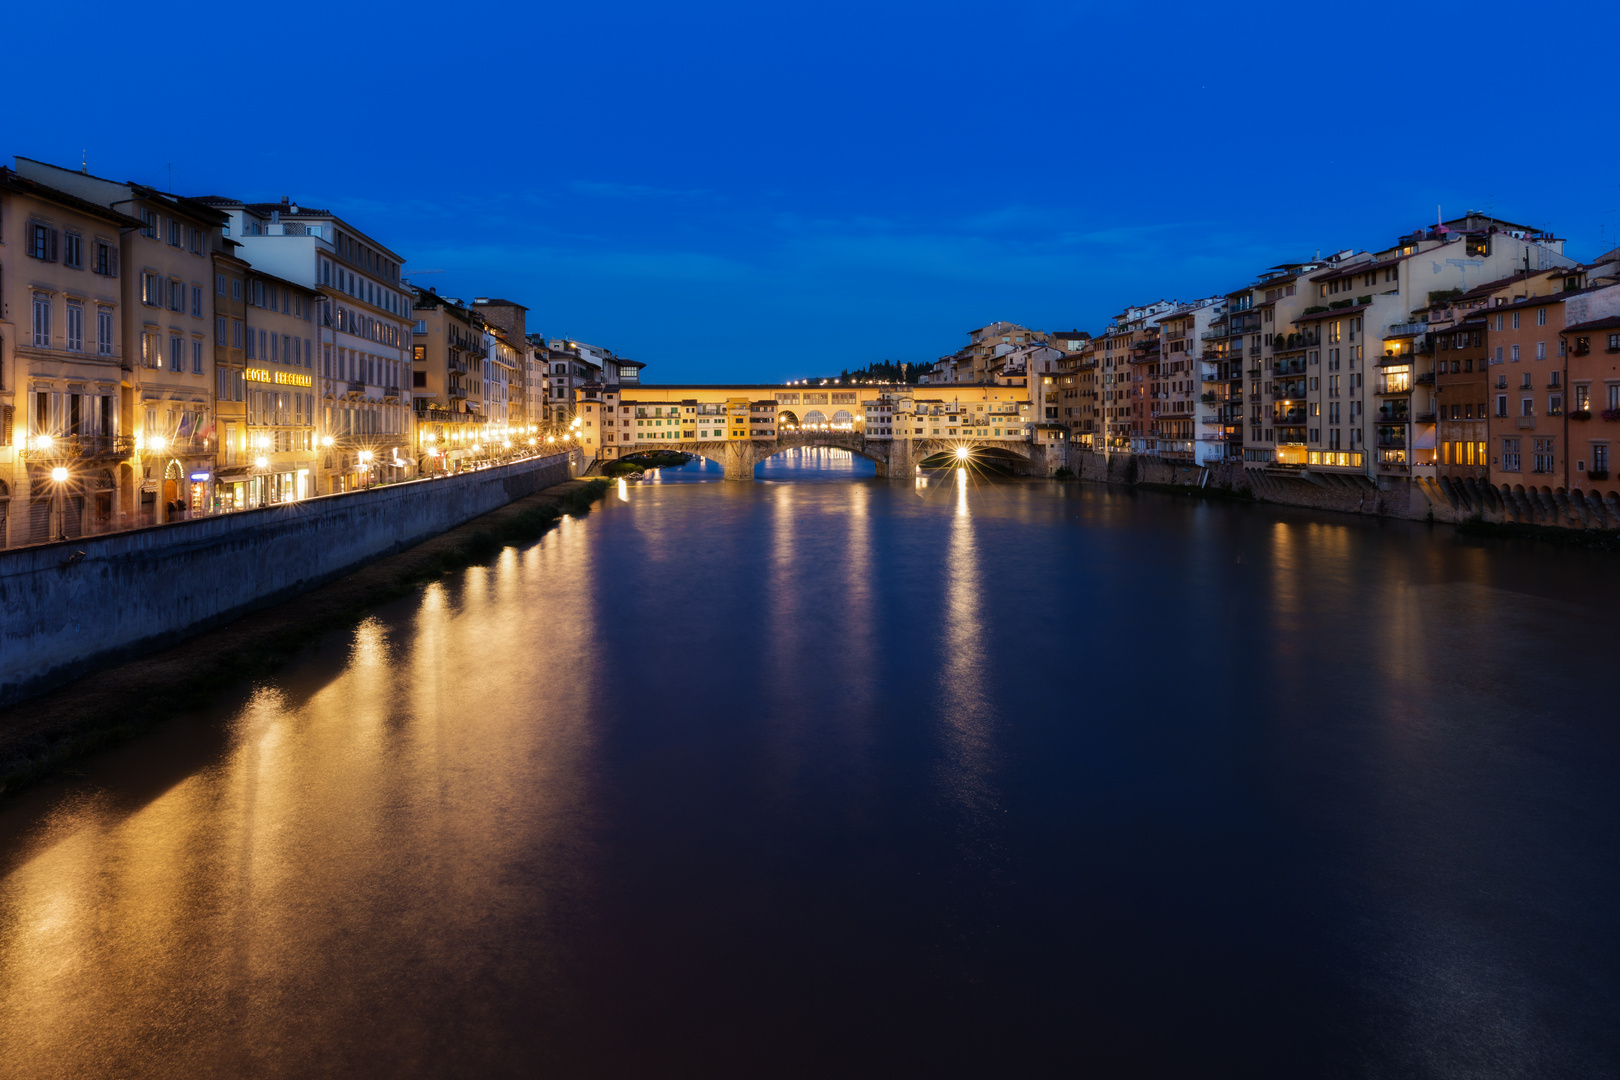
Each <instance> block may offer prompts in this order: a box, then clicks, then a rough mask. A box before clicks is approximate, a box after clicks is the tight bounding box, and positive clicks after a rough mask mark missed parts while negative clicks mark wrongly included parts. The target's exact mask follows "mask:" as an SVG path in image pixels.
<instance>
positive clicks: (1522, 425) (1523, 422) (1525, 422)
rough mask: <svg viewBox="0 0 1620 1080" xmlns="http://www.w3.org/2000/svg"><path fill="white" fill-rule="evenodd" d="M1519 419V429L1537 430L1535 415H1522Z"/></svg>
mask: <svg viewBox="0 0 1620 1080" xmlns="http://www.w3.org/2000/svg"><path fill="white" fill-rule="evenodd" d="M1518 420H1519V430H1520V431H1533V430H1535V426H1536V418H1535V417H1533V416H1521V417H1519V418H1518Z"/></svg>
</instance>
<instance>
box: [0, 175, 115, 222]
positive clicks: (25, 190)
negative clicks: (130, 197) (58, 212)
mask: <svg viewBox="0 0 1620 1080" xmlns="http://www.w3.org/2000/svg"><path fill="white" fill-rule="evenodd" d="M0 188H4V189H6V190H7V191H14V192H16V193H17V194H19V195H32V196H34V197H35V198H38V199H47V200H49V201H50V202H54V203H57V204H59V205H61V206H65V207H67V208H69V209H70V210H76V211H78V212H79V213H81V214H88V215H90V216H91V217H97V218H100V219H101V220H103V221H110V222H112V223H113V224H115V225H118V226H121V227H122V228H125V229H143V228H145V227H146V226H145V224H144V223H143V222H141V221H140V219H138V218H132V217H130V216H129V215H128V214H120V213H119V212H118V211H117V210H114V209H112V208H111V207H107V206H102V205H101V204H100V203H93V202H91V201H90V200H89V199H81V198H79V197H78V196H77V195H69V194H68V193H67V192H65V191H58V190H57V189H56V188H53V187H51V186H49V185H48V184H42V183H40V182H39V181H38V180H30V179H28V178H27V177H26V176H18V175H17V174H16V173H15V172H13V171H12V170H11V169H8V168H5V167H4V166H0Z"/></svg>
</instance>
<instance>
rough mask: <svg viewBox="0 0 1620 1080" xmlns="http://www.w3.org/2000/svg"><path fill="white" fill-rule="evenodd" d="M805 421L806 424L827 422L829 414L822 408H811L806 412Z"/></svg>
mask: <svg viewBox="0 0 1620 1080" xmlns="http://www.w3.org/2000/svg"><path fill="white" fill-rule="evenodd" d="M804 422H805V423H806V424H825V423H826V422H827V414H826V413H824V412H822V411H821V410H820V409H811V410H810V411H809V412H807V413H805V414H804Z"/></svg>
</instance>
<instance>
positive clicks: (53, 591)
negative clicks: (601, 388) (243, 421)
mask: <svg viewBox="0 0 1620 1080" xmlns="http://www.w3.org/2000/svg"><path fill="white" fill-rule="evenodd" d="M582 464H583V463H582V462H581V460H580V459H579V455H578V451H574V452H572V453H564V454H554V455H551V456H548V457H540V458H530V459H528V460H525V461H518V462H513V463H512V464H509V465H501V466H497V467H495V468H490V469H481V470H479V471H476V472H468V473H461V474H460V475H457V476H450V477H443V478H439V479H430V480H416V481H411V482H409V483H403V484H390V485H388V486H386V487H380V488H375V489H373V490H371V491H357V492H350V493H347V494H343V495H325V496H320V497H317V498H312V499H305V500H304V501H302V502H296V503H284V504H282V505H280V506H269V507H264V508H262V509H259V510H246V511H242V512H240V513H234V514H222V515H220V516H218V517H205V518H198V519H196V520H192V521H178V522H173V523H171V524H167V525H158V526H154V527H152V528H149V529H138V530H134V531H131V532H125V533H113V534H110V535H107V536H97V537H86V538H83V539H79V540H69V541H63V542H61V543H55V544H41V545H38V546H35V547H27V548H17V549H14V550H11V551H0V704H7V703H9V702H13V701H17V700H19V699H21V698H24V697H28V696H31V695H32V694H34V693H37V692H39V691H42V690H44V689H47V688H48V687H50V686H53V685H56V684H58V683H61V682H65V681H66V680H68V679H70V678H72V677H74V676H75V675H79V674H82V673H83V672H85V671H87V670H90V669H92V668H95V667H98V666H101V665H104V664H108V663H113V662H116V661H118V660H122V659H127V658H129V657H131V656H134V655H138V654H140V653H143V652H145V651H148V650H151V649H153V648H157V647H159V646H162V645H165V644H169V643H172V642H174V641H177V640H179V639H180V638H183V637H186V636H188V635H190V634H193V633H196V632H197V631H199V630H203V629H206V628H208V627H210V626H214V625H218V624H220V623H223V622H226V621H228V620H230V619H233V618H236V617H238V616H240V615H242V614H243V613H245V612H248V611H252V610H254V609H255V608H259V607H263V606H265V605H267V604H272V603H276V602H278V601H281V600H285V599H287V598H288V597H290V596H293V595H296V594H297V593H300V592H302V591H304V590H306V589H309V588H312V587H313V586H315V585H318V584H320V583H321V582H323V581H326V580H329V579H331V578H333V577H337V576H338V575H340V574H343V573H345V572H347V571H350V570H353V569H354V568H355V567H357V566H360V565H362V564H364V563H366V562H369V561H370V560H372V559H376V558H379V557H381V556H383V555H387V554H390V553H392V552H395V551H399V550H402V549H404V548H407V547H411V546H413V545H415V544H419V543H421V542H422V541H423V540H426V539H428V538H429V537H432V536H435V535H437V534H439V533H441V532H444V531H446V530H447V529H452V528H455V527H456V526H457V525H460V524H462V523H463V522H466V521H469V520H471V519H472V518H475V517H478V516H479V515H481V514H486V513H488V512H489V511H491V510H494V509H496V508H497V507H501V506H504V505H506V504H507V503H509V502H512V501H513V500H515V499H520V498H522V497H524V496H525V495H532V494H534V493H535V492H538V491H543V490H544V489H546V488H548V487H551V486H553V485H555V484H560V483H562V482H564V481H566V480H568V479H570V478H572V476H573V475H574V474H575V473H576V472H578V470H579V469H580V467H581V465H582Z"/></svg>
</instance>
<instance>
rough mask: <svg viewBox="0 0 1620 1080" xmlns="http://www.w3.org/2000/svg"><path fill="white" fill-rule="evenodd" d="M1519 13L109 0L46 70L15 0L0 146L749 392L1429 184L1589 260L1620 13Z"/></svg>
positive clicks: (1207, 276) (1069, 302)
mask: <svg viewBox="0 0 1620 1080" xmlns="http://www.w3.org/2000/svg"><path fill="white" fill-rule="evenodd" d="M86 6H87V7H89V8H91V9H94V7H95V5H94V4H89V5H86ZM1548 10H1549V12H1552V13H1555V15H1556V17H1555V18H1553V19H1551V20H1535V19H1533V18H1532V16H1533V14H1534V13H1535V11H1536V9H1527V8H1526V7H1525V6H1524V5H1522V4H1513V5H1508V4H1498V3H1474V4H1469V5H1466V6H1458V5H1456V4H1431V3H1410V4H1401V5H1388V6H1385V7H1383V8H1377V7H1374V8H1371V9H1369V8H1366V7H1345V6H1343V5H1338V6H1333V7H1317V6H1314V5H1301V4H1275V5H1267V4H1257V5H1250V6H1248V7H1245V8H1242V9H1233V8H1230V7H1224V6H1221V5H1210V4H1165V5H1159V6H1145V5H1104V4H1088V3H1065V4H1058V3H1034V4H983V3H981V4H971V5H970V4H961V3H951V2H935V3H931V4H905V5H895V4H890V5H885V4H874V3H858V4H850V3H841V2H834V3H828V2H821V3H815V4H793V3H775V4H760V3H746V4H744V3H736V4H716V3H707V4H697V5H652V4H625V3H600V2H599V3H593V4H577V5H568V6H563V5H554V4H526V3H524V4H511V5H502V4H499V3H494V4H481V5H475V6H472V7H467V8H462V7H458V6H457V5H445V4H433V5H416V4H409V3H405V4H393V5H365V6H354V7H348V8H346V7H345V5H342V4H323V5H317V6H315V7H306V8H296V9H294V8H263V7H256V6H254V5H247V6H241V5H237V6H232V5H223V6H221V5H207V6H202V5H195V6H191V5H178V6H177V5H170V6H168V7H166V8H165V9H163V12H162V14H161V17H157V16H156V15H154V17H151V18H138V17H136V15H135V14H134V13H133V11H132V9H130V8H129V7H128V6H127V5H123V4H119V5H111V4H108V5H105V16H104V17H102V18H97V17H95V16H93V15H92V16H89V17H86V18H84V19H82V21H81V20H77V19H76V25H75V27H74V28H73V30H72V33H71V38H70V40H71V41H72V42H73V43H74V44H75V46H76V48H75V50H74V53H73V55H76V56H77V57H78V58H79V60H78V62H79V63H81V64H82V65H83V70H81V71H80V72H78V73H77V74H70V73H69V72H68V71H67V70H66V67H68V66H71V64H70V62H69V54H67V53H64V51H63V47H64V46H65V45H66V44H67V41H65V40H64V39H63V28H62V25H61V22H62V15H61V11H60V9H58V8H56V7H54V6H53V5H24V6H22V7H20V8H19V9H17V10H15V11H14V12H13V14H12V17H11V19H12V25H13V28H14V33H13V34H12V37H11V40H12V41H13V42H14V43H20V42H23V41H30V40H37V41H41V42H55V43H58V45H55V46H52V47H41V48H29V49H23V48H22V47H21V46H20V45H19V46H17V47H16V48H14V50H13V53H14V56H13V61H12V71H11V80H10V81H11V88H12V89H11V92H12V93H13V94H15V95H18V103H19V104H21V103H22V102H26V103H27V108H26V109H24V108H20V107H19V108H12V109H9V110H7V115H8V123H9V124H11V125H17V126H13V127H12V128H11V130H10V131H8V132H7V135H8V137H7V138H6V140H5V143H4V151H5V153H6V154H7V155H10V154H21V155H24V156H28V157H35V158H39V159H42V160H46V161H51V162H55V163H58V164H62V165H68V166H77V165H78V164H79V163H80V161H81V155H86V154H87V155H88V161H89V167H90V171H91V172H93V173H96V174H99V175H104V176H109V177H113V178H117V179H128V180H136V181H140V182H143V183H149V184H153V185H157V186H162V187H167V186H169V183H170V169H171V167H172V175H173V188H174V190H176V191H179V192H181V193H185V194H228V195H234V196H239V197H244V198H249V199H274V198H277V197H279V196H281V195H290V196H291V197H292V198H293V199H294V200H296V201H298V202H301V203H304V204H305V205H310V206H320V207H330V208H331V209H333V210H335V211H337V212H338V213H340V214H341V215H342V216H344V217H346V218H348V219H349V220H350V221H352V222H353V223H354V224H355V225H357V226H358V227H359V228H361V229H364V230H366V231H368V232H370V233H371V234H372V235H374V236H376V237H377V238H378V239H379V240H381V241H382V242H383V243H385V244H388V245H389V246H391V247H393V248H394V249H395V250H397V251H399V252H400V253H401V254H402V255H404V256H405V258H406V260H407V263H406V270H407V273H408V274H410V276H411V277H412V280H413V281H414V283H416V284H418V285H421V286H424V287H426V286H433V287H436V288H437V289H438V290H439V291H440V292H441V293H445V294H448V295H452V296H463V297H472V296H474V295H490V296H495V295H499V296H505V297H508V298H510V299H513V300H517V301H519V302H521V303H524V304H527V305H528V306H529V308H530V309H531V312H530V326H531V328H535V329H540V330H543V331H544V332H545V333H547V334H548V335H552V336H572V337H575V338H578V339H581V340H584V341H589V342H592V343H595V344H599V345H603V346H606V347H608V348H612V349H614V350H616V351H618V352H620V353H622V354H624V355H627V356H631V357H634V358H636V359H639V360H643V361H645V362H647V363H648V364H649V368H648V370H647V373H646V377H647V378H648V380H649V381H654V382H666V381H676V380H694V381H724V380H746V381H774V380H778V379H785V378H792V377H794V376H802V375H811V374H823V373H827V372H836V371H837V370H839V369H840V368H844V367H850V368H854V367H858V366H861V365H864V364H866V363H867V362H869V361H874V360H882V359H891V360H895V361H909V362H912V363H917V362H923V363H926V362H928V361H931V360H932V359H934V358H935V357H936V356H939V355H941V354H943V353H947V352H950V351H951V350H953V349H955V348H957V347H959V346H960V345H961V344H963V343H964V342H965V340H966V339H965V336H964V335H965V332H966V331H967V330H968V329H970V328H972V327H975V326H979V325H982V324H984V323H986V322H989V321H991V320H994V319H998V318H999V319H1011V320H1014V321H1017V322H1020V323H1024V324H1026V325H1029V326H1034V327H1039V328H1043V329H1069V328H1080V329H1087V330H1092V331H1096V330H1098V329H1100V328H1101V327H1102V325H1103V324H1104V323H1105V322H1106V321H1107V319H1108V318H1109V316H1110V315H1112V314H1113V313H1115V312H1116V311H1117V310H1118V309H1119V308H1121V307H1122V306H1124V305H1126V304H1129V303H1135V302H1142V301H1150V300H1154V299H1157V298H1159V297H1161V296H1170V297H1176V298H1183V299H1189V298H1193V297H1197V296H1203V295H1209V294H1211V293H1215V292H1219V291H1225V290H1227V289H1230V288H1235V287H1237V286H1239V285H1241V284H1243V283H1244V282H1245V281H1247V280H1249V279H1251V278H1252V276H1253V275H1254V273H1255V272H1256V271H1258V270H1260V269H1262V268H1263V267H1266V266H1269V265H1272V264H1274V263H1277V262H1280V261H1284V260H1289V259H1299V258H1305V257H1309V256H1310V255H1312V254H1313V253H1314V252H1315V251H1317V250H1318V249H1322V250H1324V251H1326V250H1336V249H1338V248H1342V247H1356V248H1368V247H1380V246H1384V245H1387V244H1389V243H1390V242H1392V241H1393V240H1394V238H1395V236H1396V235H1397V234H1398V233H1400V232H1402V231H1409V230H1410V229H1412V228H1414V227H1416V226H1419V225H1421V224H1423V223H1426V222H1430V221H1433V220H1434V215H1435V210H1436V205H1437V204H1438V205H1439V206H1440V207H1441V208H1442V209H1443V211H1444V212H1445V213H1446V214H1447V215H1451V214H1457V213H1461V212H1462V211H1463V210H1465V209H1468V208H1477V209H1482V210H1486V209H1488V210H1490V211H1492V212H1494V213H1496V214H1498V215H1500V216H1502V217H1506V218H1509V219H1513V220H1518V221H1523V222H1526V223H1529V224H1532V225H1537V226H1543V227H1551V228H1553V229H1555V230H1556V231H1557V232H1558V234H1559V235H1561V236H1565V237H1567V238H1568V239H1569V247H1568V251H1569V253H1570V254H1572V255H1574V256H1575V257H1577V258H1591V257H1592V256H1593V255H1596V254H1597V253H1599V252H1600V251H1602V250H1604V249H1606V248H1608V247H1613V246H1615V245H1616V244H1620V235H1617V229H1620V168H1617V167H1616V166H1617V165H1620V139H1617V138H1616V136H1617V134H1620V132H1617V127H1620V120H1617V117H1620V113H1617V112H1616V110H1615V108H1614V106H1613V101H1612V95H1611V93H1610V91H1609V89H1608V84H1609V83H1610V82H1611V81H1612V75H1613V65H1614V59H1613V43H1614V41H1615V40H1616V35H1617V32H1620V5H1616V4H1613V3H1590V4H1583V3H1574V4H1566V5H1562V6H1559V7H1556V8H1553V9H1548ZM270 12H273V13H274V14H275V15H276V16H277V17H276V18H275V19H274V20H262V19H259V18H256V17H255V16H258V15H261V14H264V13H270ZM1532 25H1533V27H1534V30H1535V33H1534V34H1533V35H1529V34H1527V32H1526V30H1527V28H1528V27H1530V26H1532ZM29 87H33V88H35V89H36V90H37V91H38V94H37V96H35V94H34V93H32V92H30V91H29V89H28V88H29ZM425 270H442V271H444V272H443V273H436V274H422V273H414V274H413V273H411V272H412V271H425Z"/></svg>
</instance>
